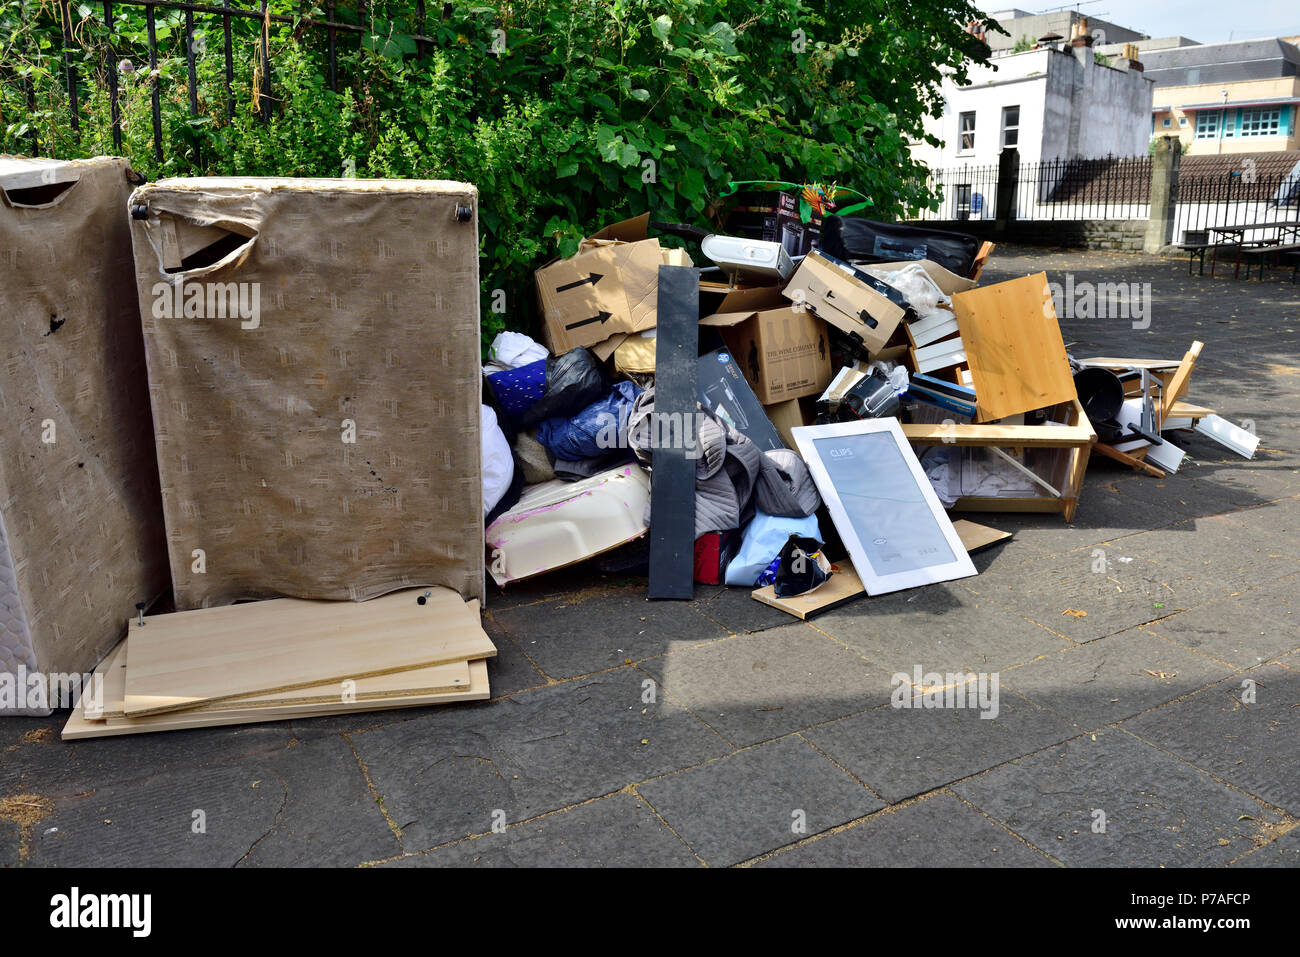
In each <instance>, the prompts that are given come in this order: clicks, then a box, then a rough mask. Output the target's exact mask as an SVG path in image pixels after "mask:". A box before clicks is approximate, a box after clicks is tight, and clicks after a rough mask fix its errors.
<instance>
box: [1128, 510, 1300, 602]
mask: <svg viewBox="0 0 1300 957" xmlns="http://www.w3.org/2000/svg"><path fill="white" fill-rule="evenodd" d="M1126 544H1127V545H1128V546H1130V547H1131V548H1133V549H1134V551H1135V553H1136V554H1139V555H1142V556H1144V557H1145V558H1148V559H1150V560H1151V561H1153V562H1155V563H1157V564H1159V565H1160V566H1161V567H1162V568H1164V569H1165V570H1166V574H1168V575H1171V576H1173V577H1176V578H1183V579H1190V580H1194V581H1196V582H1198V583H1202V584H1203V585H1204V586H1205V587H1206V588H1207V589H1208V592H1209V594H1210V595H1211V597H1220V596H1222V595H1226V594H1230V593H1232V592H1235V591H1244V590H1246V589H1249V588H1254V587H1257V586H1260V585H1264V584H1266V583H1268V582H1272V581H1276V580H1277V579H1279V578H1286V577H1288V576H1293V575H1296V574H1297V573H1300V557H1297V556H1300V542H1297V541H1294V540H1292V541H1289V540H1287V539H1285V538H1283V537H1282V536H1279V535H1271V534H1265V533H1258V534H1252V530H1251V529H1250V528H1249V527H1248V526H1246V525H1243V524H1242V523H1241V522H1239V521H1238V520H1237V513H1233V515H1232V516H1231V517H1228V516H1222V515H1218V516H1213V517H1210V518H1200V519H1196V520H1194V521H1189V522H1185V523H1180V524H1178V525H1171V526H1169V527H1167V528H1161V529H1156V530H1155V531H1151V532H1143V533H1142V534H1141V535H1135V536H1134V537H1133V538H1130V539H1129V540H1128V542H1127V543H1126Z"/></svg>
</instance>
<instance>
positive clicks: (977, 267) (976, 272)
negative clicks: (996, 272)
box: [970, 241, 997, 279]
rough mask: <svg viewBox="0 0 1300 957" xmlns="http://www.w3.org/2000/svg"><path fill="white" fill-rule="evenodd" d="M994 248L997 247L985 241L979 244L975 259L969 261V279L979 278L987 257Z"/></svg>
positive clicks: (991, 253)
mask: <svg viewBox="0 0 1300 957" xmlns="http://www.w3.org/2000/svg"><path fill="white" fill-rule="evenodd" d="M995 249H997V246H995V245H994V244H993V243H990V242H987V241H985V242H984V244H983V245H981V246H980V251H979V252H978V253H977V254H976V256H975V261H974V262H973V263H971V267H970V278H971V279H979V277H980V273H982V272H983V271H984V267H985V266H986V265H987V264H988V261H989V257H990V256H992V255H993V250H995Z"/></svg>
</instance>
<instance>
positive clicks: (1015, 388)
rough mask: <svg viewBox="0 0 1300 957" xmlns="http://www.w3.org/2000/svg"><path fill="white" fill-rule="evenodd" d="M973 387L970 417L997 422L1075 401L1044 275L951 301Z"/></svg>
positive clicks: (971, 293) (963, 293)
mask: <svg viewBox="0 0 1300 957" xmlns="http://www.w3.org/2000/svg"><path fill="white" fill-rule="evenodd" d="M952 302H953V311H954V312H956V314H957V325H958V327H959V328H960V329H961V339H962V342H963V343H964V344H965V349H966V361H967V364H968V365H969V366H970V371H971V377H972V379H973V380H974V383H975V403H976V411H975V418H976V419H977V420H978V421H980V422H988V421H991V420H993V419H1002V418H1005V417H1007V416H1009V415H1016V414H1017V413H1020V412H1028V411H1030V410H1031V409H1041V408H1043V407H1044V406H1049V405H1056V404H1057V403H1059V402H1068V401H1070V400H1071V399H1073V398H1074V397H1075V391H1074V379H1073V377H1072V376H1071V375H1070V364H1069V361H1068V360H1067V359H1066V356H1065V342H1064V341H1063V340H1062V339H1061V328H1060V326H1059V325H1058V324H1057V320H1056V309H1055V307H1054V306H1053V305H1052V296H1051V292H1050V291H1049V290H1048V287H1047V275H1046V274H1045V273H1036V274H1035V275H1032V276H1025V277H1024V278H1023V279H1013V280H1011V281H1010V282H1000V283H997V284H996V285H993V286H983V287H981V288H978V289H971V290H969V291H967V292H960V293H957V294H956V295H955V296H953V297H952Z"/></svg>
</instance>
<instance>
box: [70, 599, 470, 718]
mask: <svg viewBox="0 0 1300 957" xmlns="http://www.w3.org/2000/svg"><path fill="white" fill-rule="evenodd" d="M469 604H470V605H471V606H476V605H477V604H478V602H477V601H473V602H470V603H469ZM127 641H128V640H127V639H125V638H124V639H122V641H121V643H120V644H118V646H117V647H116V648H114V649H113V651H112V652H111V653H110V654H109V656H108V658H106V659H104V661H103V663H102V664H100V666H99V667H98V668H96V669H95V673H96V674H97V675H99V676H101V678H102V680H103V682H104V685H103V694H102V708H100V709H99V710H97V711H90V710H87V712H86V720H88V721H96V720H104V719H106V718H125V717H126V716H127V715H126V709H125V696H126V672H127V668H128V662H129V661H130V657H129V649H128V648H127ZM470 683H471V679H470V673H469V662H467V661H456V662H452V663H451V664H446V665H434V666H433V667H432V668H413V669H411V670H409V671H396V672H393V673H392V674H386V675H374V676H372V677H369V678H360V679H358V680H357V681H356V686H355V688H354V689H353V694H354V697H355V698H356V700H357V701H373V700H379V699H383V698H392V697H401V696H411V695H429V694H443V693H446V692H451V691H465V690H467V689H468V688H469V687H470ZM342 694H343V689H342V687H341V684H340V682H337V681H333V682H329V683H328V684H320V685H312V686H311V687H308V688H298V689H295V690H293V691H273V692H271V693H269V694H262V695H250V696H247V697H241V698H230V699H229V700H226V701H221V702H216V703H213V704H206V705H199V706H198V707H196V708H191V709H186V710H191V711H212V710H220V711H229V710H231V709H235V708H263V707H271V706H274V705H286V706H295V705H299V706H300V705H307V704H315V703H317V702H330V701H341V700H342ZM92 704H93V703H92Z"/></svg>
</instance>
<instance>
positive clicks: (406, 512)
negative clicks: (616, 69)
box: [124, 177, 484, 609]
mask: <svg viewBox="0 0 1300 957" xmlns="http://www.w3.org/2000/svg"><path fill="white" fill-rule="evenodd" d="M477 198H478V197H477V191H476V190H475V188H474V187H473V186H470V185H467V184H464V183H451V182H440V181H423V180H363V179H337V180H333V179H262V178H255V177H247V178H245V177H231V178H195V179H164V180H160V181H159V182H157V183H150V184H148V185H146V186H142V187H140V188H139V189H137V190H136V191H135V193H134V194H133V195H132V197H131V204H132V219H131V229H132V239H133V241H134V249H135V266H136V275H137V281H138V285H139V291H140V315H141V317H142V319H143V326H144V341H145V351H146V354H147V356H148V361H149V390H150V394H151V397H152V400H153V415H154V426H155V434H156V437H157V444H158V471H159V473H160V475H161V478H162V500H163V511H164V514H165V516H166V522H167V542H168V546H169V550H170V556H171V569H172V580H173V583H174V587H175V592H176V606H177V608H178V609H190V608H198V607H204V606H209V605H218V604H223V603H228V602H233V601H235V600H237V599H241V598H270V597H274V596H288V597H294V598H322V599H344V600H352V601H362V600H365V599H367V598H373V597H376V596H379V595H383V594H385V593H387V592H390V591H395V590H397V589H400V588H411V587H418V586H428V585H442V586H445V587H447V588H450V589H452V590H454V591H456V592H458V593H459V594H460V595H461V596H462V597H464V598H465V599H466V600H469V599H473V598H479V599H481V598H482V597H483V576H484V551H483V502H482V486H481V477H480V472H481V464H480V435H479V432H480V410H479V405H480V396H481V389H482V385H481V382H480V379H481V372H480V371H479V285H478V235H477V230H478V226H477ZM124 208H125V207H124Z"/></svg>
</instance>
